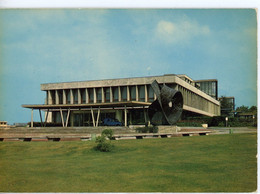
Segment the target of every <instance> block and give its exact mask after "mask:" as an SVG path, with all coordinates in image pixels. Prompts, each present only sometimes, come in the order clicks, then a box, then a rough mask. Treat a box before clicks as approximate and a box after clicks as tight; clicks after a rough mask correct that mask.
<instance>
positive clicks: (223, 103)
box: [219, 96, 235, 117]
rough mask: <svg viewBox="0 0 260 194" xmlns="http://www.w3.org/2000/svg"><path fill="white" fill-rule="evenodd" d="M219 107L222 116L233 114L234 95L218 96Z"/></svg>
mask: <svg viewBox="0 0 260 194" xmlns="http://www.w3.org/2000/svg"><path fill="white" fill-rule="evenodd" d="M219 101H220V107H221V115H222V116H231V117H233V116H234V114H235V97H233V96H232V97H223V96H222V97H220V98H219Z"/></svg>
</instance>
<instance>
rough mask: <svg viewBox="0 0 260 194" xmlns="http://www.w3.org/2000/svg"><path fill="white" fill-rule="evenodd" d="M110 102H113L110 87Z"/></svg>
mask: <svg viewBox="0 0 260 194" xmlns="http://www.w3.org/2000/svg"><path fill="white" fill-rule="evenodd" d="M110 102H113V91H112V87H110Z"/></svg>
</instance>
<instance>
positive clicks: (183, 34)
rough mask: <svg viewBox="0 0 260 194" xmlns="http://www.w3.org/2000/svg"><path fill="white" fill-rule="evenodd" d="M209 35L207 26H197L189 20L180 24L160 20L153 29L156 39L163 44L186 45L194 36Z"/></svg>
mask: <svg viewBox="0 0 260 194" xmlns="http://www.w3.org/2000/svg"><path fill="white" fill-rule="evenodd" d="M209 33H210V29H209V27H208V26H203V25H199V24H198V23H197V22H196V21H190V20H189V19H185V20H182V21H180V22H171V21H165V20H160V21H159V22H158V23H157V26H156V29H155V35H156V37H157V38H158V39H159V40H160V41H163V42H165V43H169V44H176V43H180V42H185V43H188V42H189V41H190V40H191V39H192V38H194V37H196V36H204V35H208V34H209Z"/></svg>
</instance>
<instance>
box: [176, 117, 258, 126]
mask: <svg viewBox="0 0 260 194" xmlns="http://www.w3.org/2000/svg"><path fill="white" fill-rule="evenodd" d="M225 119H226V117H225V116H216V117H191V118H187V119H186V120H180V121H179V122H177V125H178V126H192V127H200V126H201V124H204V123H206V124H208V126H209V127H224V126H226V120H225ZM256 121H257V119H254V120H253V119H252V118H248V119H241V118H237V117H229V118H228V123H227V124H228V126H230V127H250V126H254V127H256V126H257V122H256Z"/></svg>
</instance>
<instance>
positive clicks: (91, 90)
mask: <svg viewBox="0 0 260 194" xmlns="http://www.w3.org/2000/svg"><path fill="white" fill-rule="evenodd" d="M88 95H89V103H93V102H94V89H93V88H88Z"/></svg>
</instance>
